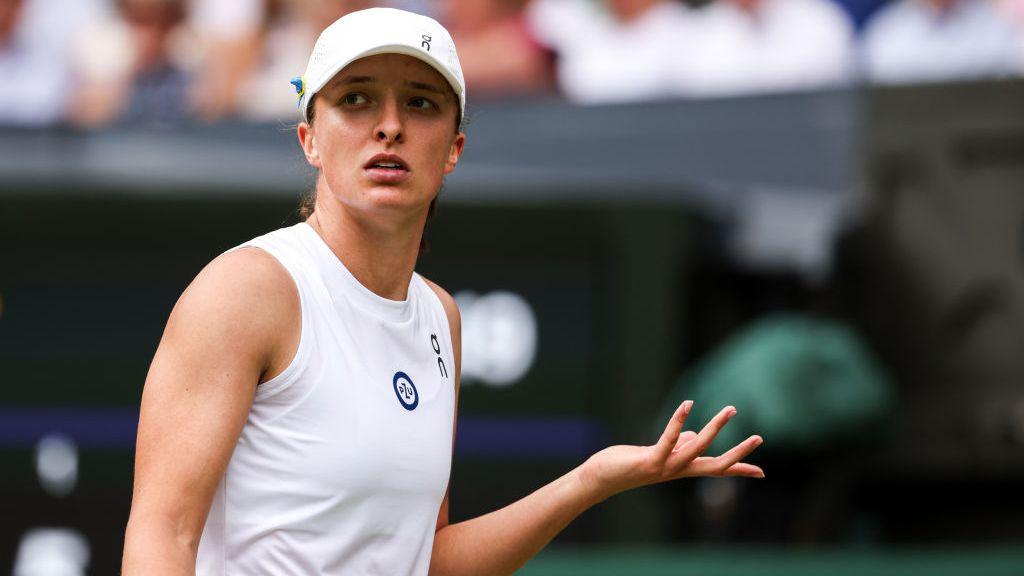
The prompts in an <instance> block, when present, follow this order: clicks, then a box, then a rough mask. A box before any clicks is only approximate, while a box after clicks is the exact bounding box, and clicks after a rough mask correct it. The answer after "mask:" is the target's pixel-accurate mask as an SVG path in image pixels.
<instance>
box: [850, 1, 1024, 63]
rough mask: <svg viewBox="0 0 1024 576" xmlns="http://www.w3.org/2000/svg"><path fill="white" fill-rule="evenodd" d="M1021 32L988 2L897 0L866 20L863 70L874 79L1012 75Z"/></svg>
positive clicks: (1018, 56) (1018, 60)
mask: <svg viewBox="0 0 1024 576" xmlns="http://www.w3.org/2000/svg"><path fill="white" fill-rule="evenodd" d="M1020 47H1021V43H1020V32H1019V31H1018V29H1017V28H1016V27H1015V26H1014V25H1013V24H1012V23H1011V22H1010V20H1009V19H1008V18H1007V17H1006V16H1004V14H1003V13H1001V12H999V11H998V10H997V9H996V7H995V5H994V4H993V3H991V2H989V1H988V0H899V1H898V2H895V3H893V4H890V5H889V6H886V7H885V8H883V9H882V10H881V11H879V13H878V14H876V15H875V16H874V18H872V19H871V20H870V21H869V22H868V26H867V29H866V31H865V37H864V54H863V62H864V71H865V74H866V76H867V77H868V79H870V80H871V81H874V82H878V83H913V82H933V81H950V80H957V79H977V78H985V77H999V76H1009V75H1017V74H1020V73H1021V72H1022V70H1024V67H1022V60H1024V58H1022V57H1021V48H1020Z"/></svg>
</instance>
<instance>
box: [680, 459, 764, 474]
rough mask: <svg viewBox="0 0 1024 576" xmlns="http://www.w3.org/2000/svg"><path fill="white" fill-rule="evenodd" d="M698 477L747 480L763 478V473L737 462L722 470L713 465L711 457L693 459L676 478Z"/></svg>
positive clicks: (753, 467)
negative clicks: (739, 477) (738, 477)
mask: <svg viewBox="0 0 1024 576" xmlns="http://www.w3.org/2000/svg"><path fill="white" fill-rule="evenodd" d="M698 476H746V477H748V478H764V471H763V470H761V468H759V467H757V466H754V465H753V464H747V463H746V462H737V463H736V464H733V465H732V466H730V467H729V468H727V469H725V470H722V469H721V467H719V466H718V465H717V464H716V463H715V458H714V457H712V456H701V457H699V458H695V459H694V460H693V462H691V463H690V465H689V466H687V467H686V468H684V469H683V471H682V472H681V473H680V474H679V475H678V476H677V477H678V478H693V477H698Z"/></svg>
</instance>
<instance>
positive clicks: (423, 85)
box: [405, 80, 447, 96]
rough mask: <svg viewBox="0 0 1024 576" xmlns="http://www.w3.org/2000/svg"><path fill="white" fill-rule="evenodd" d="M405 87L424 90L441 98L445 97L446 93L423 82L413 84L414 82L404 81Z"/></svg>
mask: <svg viewBox="0 0 1024 576" xmlns="http://www.w3.org/2000/svg"><path fill="white" fill-rule="evenodd" d="M405 85H406V86H408V87H410V88H415V89H417V90H426V91H427V92H433V93H434V94H440V95H441V96H447V93H446V92H445V91H444V90H441V89H440V88H438V87H437V86H434V85H433V84H427V83H424V82H415V81H411V80H410V81H406V83H405Z"/></svg>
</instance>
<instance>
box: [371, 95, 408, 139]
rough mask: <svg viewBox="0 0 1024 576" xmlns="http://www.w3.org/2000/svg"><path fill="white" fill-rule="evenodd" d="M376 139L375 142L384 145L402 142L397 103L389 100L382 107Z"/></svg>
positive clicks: (400, 121) (400, 120) (400, 119)
mask: <svg viewBox="0 0 1024 576" xmlns="http://www.w3.org/2000/svg"><path fill="white" fill-rule="evenodd" d="M376 137H377V140H380V141H381V142H385V143H387V142H400V141H401V140H402V118H401V113H400V111H399V107H398V103H397V102H396V101H395V100H394V99H390V98H389V99H388V100H387V101H386V102H385V103H384V106H383V107H382V111H381V116H380V122H379V123H378V124H377V130H376Z"/></svg>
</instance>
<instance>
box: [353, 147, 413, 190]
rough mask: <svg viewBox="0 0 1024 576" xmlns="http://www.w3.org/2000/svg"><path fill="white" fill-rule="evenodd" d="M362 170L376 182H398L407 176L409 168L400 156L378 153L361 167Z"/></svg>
mask: <svg viewBox="0 0 1024 576" xmlns="http://www.w3.org/2000/svg"><path fill="white" fill-rule="evenodd" d="M363 172H365V173H366V177H367V178H369V179H370V180H371V181H373V182H376V183H378V184H398V183H399V182H402V181H404V180H405V179H407V178H408V177H409V174H410V172H409V168H408V166H407V165H406V163H405V161H404V160H402V158H401V157H399V156H397V155H395V154H378V155H376V156H374V157H373V158H371V159H370V161H369V162H367V163H366V165H365V166H364V167H363Z"/></svg>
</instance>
